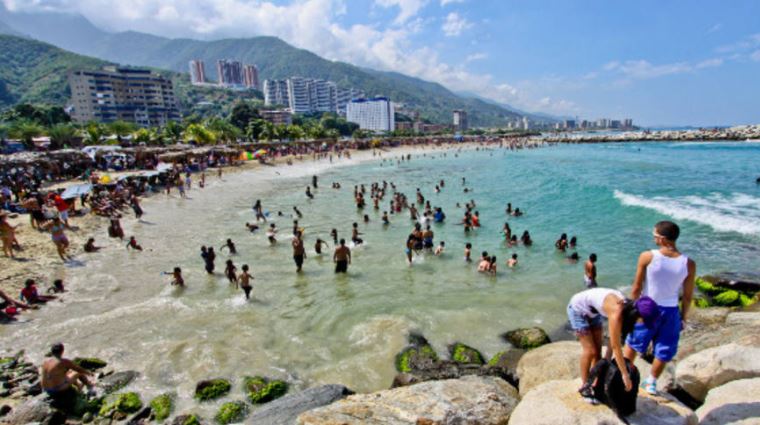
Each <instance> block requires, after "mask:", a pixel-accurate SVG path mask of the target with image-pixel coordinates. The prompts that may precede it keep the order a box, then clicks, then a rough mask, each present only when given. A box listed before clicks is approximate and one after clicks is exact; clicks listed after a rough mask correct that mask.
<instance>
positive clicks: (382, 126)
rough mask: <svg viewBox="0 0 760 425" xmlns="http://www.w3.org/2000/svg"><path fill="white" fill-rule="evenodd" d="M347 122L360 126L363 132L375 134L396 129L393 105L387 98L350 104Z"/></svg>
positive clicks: (347, 109)
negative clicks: (367, 131)
mask: <svg viewBox="0 0 760 425" xmlns="http://www.w3.org/2000/svg"><path fill="white" fill-rule="evenodd" d="M346 120H348V121H350V122H353V123H356V124H359V128H360V129H362V130H369V131H374V132H383V131H393V129H395V128H396V119H395V111H394V107H393V103H391V101H390V100H389V99H388V98H385V97H375V98H371V99H354V100H352V101H350V102H348V105H347V106H346Z"/></svg>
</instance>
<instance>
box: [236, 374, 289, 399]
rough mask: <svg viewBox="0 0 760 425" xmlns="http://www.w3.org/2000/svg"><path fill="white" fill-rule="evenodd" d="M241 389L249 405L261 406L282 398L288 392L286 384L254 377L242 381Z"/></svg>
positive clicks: (276, 380)
mask: <svg viewBox="0 0 760 425" xmlns="http://www.w3.org/2000/svg"><path fill="white" fill-rule="evenodd" d="M243 389H244V390H245V393H246V395H247V396H248V400H249V401H250V402H251V403H253V404H262V403H267V402H270V401H272V400H275V399H277V398H280V397H282V396H284V395H285V393H286V392H288V384H287V383H286V382H285V381H281V380H278V379H269V378H266V377H263V376H254V377H246V378H245V379H244V380H243Z"/></svg>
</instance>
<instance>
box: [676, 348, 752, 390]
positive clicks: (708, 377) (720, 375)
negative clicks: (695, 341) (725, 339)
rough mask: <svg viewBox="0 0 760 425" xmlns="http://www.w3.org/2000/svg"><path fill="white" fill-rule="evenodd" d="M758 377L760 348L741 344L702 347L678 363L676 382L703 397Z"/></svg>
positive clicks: (684, 388)
mask: <svg viewBox="0 0 760 425" xmlns="http://www.w3.org/2000/svg"><path fill="white" fill-rule="evenodd" d="M755 377H760V348H757V347H746V346H741V345H737V344H727V345H723V346H720V347H714V348H708V349H707V350H702V351H700V352H698V353H696V354H692V355H691V356H689V357H687V358H685V359H684V360H682V361H681V362H679V363H678V365H677V366H676V383H677V384H678V386H679V387H680V388H682V389H683V390H684V391H686V392H687V393H688V394H689V395H690V396H691V397H693V398H694V399H696V400H699V401H702V400H704V399H705V397H706V396H707V392H708V391H710V390H711V389H713V388H715V387H719V386H721V385H723V384H725V383H727V382H731V381H735V380H737V379H745V378H755Z"/></svg>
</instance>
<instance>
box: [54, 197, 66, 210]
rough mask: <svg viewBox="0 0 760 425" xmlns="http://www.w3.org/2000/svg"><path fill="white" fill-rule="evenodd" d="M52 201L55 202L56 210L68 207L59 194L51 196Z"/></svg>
mask: <svg viewBox="0 0 760 425" xmlns="http://www.w3.org/2000/svg"><path fill="white" fill-rule="evenodd" d="M53 202H54V203H55V208H56V209H57V210H58V212H64V211H66V210H68V209H69V204H67V203H66V201H64V200H63V198H61V195H56V196H55V198H53Z"/></svg>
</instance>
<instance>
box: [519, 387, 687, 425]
mask: <svg viewBox="0 0 760 425" xmlns="http://www.w3.org/2000/svg"><path fill="white" fill-rule="evenodd" d="M579 386H580V380H577V379H570V380H562V381H549V382H545V383H543V384H541V385H539V386H537V387H535V388H534V389H532V390H531V391H530V392H529V393H528V394H526V395H525V396H523V399H522V401H521V402H520V404H518V405H517V408H516V409H515V411H514V412H512V418H511V419H510V420H509V425H556V424H562V425H586V424H604V425H623V424H626V423H628V424H631V425H696V424H697V417H696V415H695V414H694V412H692V411H691V410H689V409H688V408H687V407H686V406H684V405H682V404H681V403H679V402H678V401H677V400H675V398H672V397H670V396H664V397H659V396H658V397H653V396H650V395H648V394H645V393H644V392H643V391H640V392H639V397H638V399H637V401H636V413H634V414H633V415H631V416H628V417H626V418H625V419H626V420H627V422H624V421H623V420H621V419H620V418H619V417H618V416H617V414H615V412H614V411H612V409H610V408H609V407H607V406H605V405H591V404H589V403H587V402H586V401H584V400H583V399H582V398H581V396H580V394H578V387H579Z"/></svg>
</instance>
